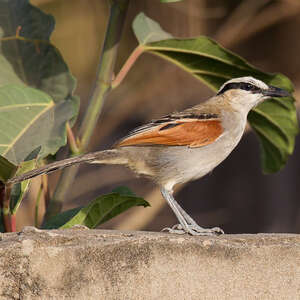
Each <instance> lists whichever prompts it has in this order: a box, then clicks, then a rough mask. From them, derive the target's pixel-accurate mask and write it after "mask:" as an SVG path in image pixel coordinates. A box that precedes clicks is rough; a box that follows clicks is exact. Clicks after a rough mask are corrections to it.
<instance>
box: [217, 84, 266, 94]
mask: <svg viewBox="0 0 300 300" xmlns="http://www.w3.org/2000/svg"><path fill="white" fill-rule="evenodd" d="M233 89H240V90H245V91H251V92H252V93H253V94H255V93H260V92H261V89H260V88H259V87H257V86H255V85H253V84H251V83H247V82H230V83H227V84H226V85H225V86H224V87H223V88H222V90H220V91H219V92H218V95H221V94H223V93H225V92H226V91H228V90H233Z"/></svg>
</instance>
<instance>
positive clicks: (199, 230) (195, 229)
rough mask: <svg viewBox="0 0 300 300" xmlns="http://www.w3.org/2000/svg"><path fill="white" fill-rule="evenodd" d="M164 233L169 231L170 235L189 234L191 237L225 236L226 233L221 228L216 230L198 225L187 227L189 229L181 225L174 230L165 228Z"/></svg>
mask: <svg viewBox="0 0 300 300" xmlns="http://www.w3.org/2000/svg"><path fill="white" fill-rule="evenodd" d="M162 231H168V232H170V233H176V234H185V233H188V234H190V235H204V236H205V235H220V234H224V231H223V230H222V229H221V228H219V227H214V228H203V227H201V226H199V225H197V224H193V225H187V227H183V226H182V225H181V224H176V225H174V226H173V227H172V228H169V227H168V228H164V229H163V230H162Z"/></svg>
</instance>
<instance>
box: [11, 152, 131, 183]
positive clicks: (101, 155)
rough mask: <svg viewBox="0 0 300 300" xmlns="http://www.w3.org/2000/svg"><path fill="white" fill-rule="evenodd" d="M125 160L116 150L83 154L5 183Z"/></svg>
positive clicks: (122, 162) (123, 162)
mask: <svg viewBox="0 0 300 300" xmlns="http://www.w3.org/2000/svg"><path fill="white" fill-rule="evenodd" d="M126 162H127V159H126V158H125V157H122V155H121V153H120V151H119V150H118V149H112V150H104V151H97V152H93V153H88V154H83V155H79V156H76V157H71V158H67V159H63V160H60V161H56V162H54V163H52V164H49V165H46V166H44V167H41V168H38V169H34V170H32V171H29V172H27V173H24V174H22V175H19V176H15V177H13V178H11V179H9V180H8V181H7V183H9V184H15V183H18V182H21V181H24V180H27V179H30V178H33V177H36V176H39V175H42V174H49V173H51V172H54V171H57V170H60V169H64V168H67V167H70V166H72V165H75V164H81V163H100V164H101V163H102V164H106V163H107V164H126Z"/></svg>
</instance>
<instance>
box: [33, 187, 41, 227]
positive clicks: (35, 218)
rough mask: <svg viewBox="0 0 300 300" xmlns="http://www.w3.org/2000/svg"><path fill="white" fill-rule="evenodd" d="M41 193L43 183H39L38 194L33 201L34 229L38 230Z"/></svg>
mask: <svg viewBox="0 0 300 300" xmlns="http://www.w3.org/2000/svg"><path fill="white" fill-rule="evenodd" d="M42 192H43V181H41V184H40V188H39V192H38V194H37V198H36V201H35V212H34V226H35V227H36V228H38V226H39V206H40V200H41V196H42Z"/></svg>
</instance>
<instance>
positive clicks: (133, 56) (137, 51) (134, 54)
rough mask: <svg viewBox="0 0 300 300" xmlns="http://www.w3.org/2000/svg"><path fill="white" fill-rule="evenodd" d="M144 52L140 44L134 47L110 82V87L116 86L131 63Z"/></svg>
mask: <svg viewBox="0 0 300 300" xmlns="http://www.w3.org/2000/svg"><path fill="white" fill-rule="evenodd" d="M143 52H144V48H143V47H142V46H138V47H136V48H135V49H134V51H133V52H132V53H131V54H130V56H129V57H128V59H127V61H126V62H125V64H124V65H123V67H122V69H121V70H120V72H119V73H118V75H117V76H116V78H115V79H114V81H113V83H112V88H113V89H114V88H116V87H117V86H118V85H119V84H120V83H121V82H122V81H123V79H124V77H125V76H126V75H127V73H128V72H129V70H130V69H131V67H132V65H133V64H134V63H135V62H136V60H137V59H138V58H139V57H140V55H141V54H142V53H143Z"/></svg>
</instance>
